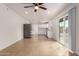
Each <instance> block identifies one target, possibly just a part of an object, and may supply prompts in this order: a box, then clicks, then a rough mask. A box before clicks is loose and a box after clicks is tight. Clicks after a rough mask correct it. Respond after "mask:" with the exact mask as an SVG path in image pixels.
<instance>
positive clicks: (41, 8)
mask: <svg viewBox="0 0 79 59" xmlns="http://www.w3.org/2000/svg"><path fill="white" fill-rule="evenodd" d="M39 8H41V9H44V10H47V8H45V7H42V6H39Z"/></svg>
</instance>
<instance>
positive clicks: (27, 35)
mask: <svg viewBox="0 0 79 59" xmlns="http://www.w3.org/2000/svg"><path fill="white" fill-rule="evenodd" d="M23 29H24V30H23V32H24V39H25V38H30V37H31V24H24V25H23Z"/></svg>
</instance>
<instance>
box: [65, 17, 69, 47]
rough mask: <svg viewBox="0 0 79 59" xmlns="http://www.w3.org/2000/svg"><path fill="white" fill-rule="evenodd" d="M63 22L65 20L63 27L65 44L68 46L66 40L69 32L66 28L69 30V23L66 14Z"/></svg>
mask: <svg viewBox="0 0 79 59" xmlns="http://www.w3.org/2000/svg"><path fill="white" fill-rule="evenodd" d="M64 22H65V27H64V29H65V46H66V47H68V40H69V32H68V30H69V25H68V23H69V21H68V16H66V18H65V21H64Z"/></svg>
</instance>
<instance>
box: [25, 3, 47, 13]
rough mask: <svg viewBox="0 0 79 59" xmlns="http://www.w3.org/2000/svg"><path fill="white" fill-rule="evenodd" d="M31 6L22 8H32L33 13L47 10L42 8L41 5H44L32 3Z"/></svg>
mask: <svg viewBox="0 0 79 59" xmlns="http://www.w3.org/2000/svg"><path fill="white" fill-rule="evenodd" d="M32 4H33V6H24V8H30V7H34V12H37V10H38V9H39V8H41V9H43V10H47V8H45V7H43V6H42V4H44V3H32Z"/></svg>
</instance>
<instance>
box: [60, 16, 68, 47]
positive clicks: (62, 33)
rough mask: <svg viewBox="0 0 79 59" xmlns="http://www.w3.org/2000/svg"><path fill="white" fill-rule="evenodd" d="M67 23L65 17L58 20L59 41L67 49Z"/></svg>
mask: <svg viewBox="0 0 79 59" xmlns="http://www.w3.org/2000/svg"><path fill="white" fill-rule="evenodd" d="M68 29H69V21H68V16H65V17H63V18H61V19H60V21H59V41H60V42H61V43H62V44H63V45H65V46H66V47H68V40H69V32H68Z"/></svg>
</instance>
